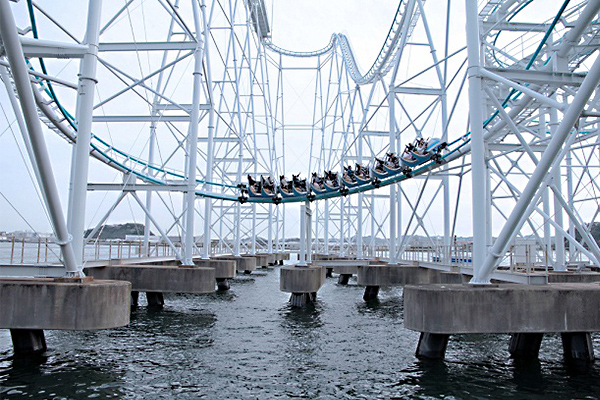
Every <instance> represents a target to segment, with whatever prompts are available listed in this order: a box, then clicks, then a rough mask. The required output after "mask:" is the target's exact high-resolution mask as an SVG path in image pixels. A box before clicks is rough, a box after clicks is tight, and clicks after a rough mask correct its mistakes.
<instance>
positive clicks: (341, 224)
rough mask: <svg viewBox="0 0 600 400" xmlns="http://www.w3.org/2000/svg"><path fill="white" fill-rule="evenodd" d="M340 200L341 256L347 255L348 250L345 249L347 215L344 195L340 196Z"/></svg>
mask: <svg viewBox="0 0 600 400" xmlns="http://www.w3.org/2000/svg"><path fill="white" fill-rule="evenodd" d="M338 200H339V201H340V256H345V255H346V251H345V250H344V218H345V217H346V213H345V209H344V200H345V198H344V197H343V196H341V197H339V198H338Z"/></svg>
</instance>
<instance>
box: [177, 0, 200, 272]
mask: <svg viewBox="0 0 600 400" xmlns="http://www.w3.org/2000/svg"><path fill="white" fill-rule="evenodd" d="M192 9H193V13H194V28H195V30H196V49H195V50H194V72H193V75H194V83H193V85H194V86H193V89H192V111H191V113H190V126H189V130H188V135H187V149H188V164H187V177H188V178H187V192H185V198H186V202H185V203H186V212H185V214H186V218H185V236H184V250H183V260H182V264H183V265H194V260H193V257H192V255H193V254H192V253H193V251H194V220H195V218H194V217H195V213H196V163H197V158H198V123H199V122H200V95H201V94H202V61H203V59H204V40H203V38H202V37H201V36H200V32H202V21H201V18H200V11H199V10H198V3H197V2H196V1H192Z"/></svg>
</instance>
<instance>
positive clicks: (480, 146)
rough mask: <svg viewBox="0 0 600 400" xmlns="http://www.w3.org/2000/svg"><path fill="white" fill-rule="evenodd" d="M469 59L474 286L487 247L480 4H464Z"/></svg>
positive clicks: (470, 0)
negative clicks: (480, 57)
mask: <svg viewBox="0 0 600 400" xmlns="http://www.w3.org/2000/svg"><path fill="white" fill-rule="evenodd" d="M465 5H466V7H465V8H466V30H467V57H468V74H469V118H470V128H471V174H472V175H471V178H472V185H471V186H472V192H473V193H472V203H473V204H472V207H473V209H472V211H473V212H472V220H473V221H472V224H473V256H472V262H473V271H474V276H473V279H472V282H479V280H478V277H479V276H480V274H479V271H480V269H481V266H482V264H483V261H484V257H485V246H486V221H487V215H486V214H487V213H486V193H485V189H486V187H487V185H486V178H485V168H486V167H485V158H484V156H485V147H484V143H483V113H482V110H481V105H482V100H483V99H482V95H481V78H480V77H479V66H480V60H479V48H480V38H479V17H478V15H477V0H465Z"/></svg>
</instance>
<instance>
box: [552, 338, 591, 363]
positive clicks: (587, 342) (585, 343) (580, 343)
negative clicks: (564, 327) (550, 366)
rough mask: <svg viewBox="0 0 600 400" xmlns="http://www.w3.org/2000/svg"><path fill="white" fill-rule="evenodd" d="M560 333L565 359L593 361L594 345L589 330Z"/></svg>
mask: <svg viewBox="0 0 600 400" xmlns="http://www.w3.org/2000/svg"><path fill="white" fill-rule="evenodd" d="M560 335H561V339H562V344H563V354H564V358H565V360H566V361H584V362H592V361H594V347H593V346H592V337H591V335H590V333H589V332H563V333H561V334H560Z"/></svg>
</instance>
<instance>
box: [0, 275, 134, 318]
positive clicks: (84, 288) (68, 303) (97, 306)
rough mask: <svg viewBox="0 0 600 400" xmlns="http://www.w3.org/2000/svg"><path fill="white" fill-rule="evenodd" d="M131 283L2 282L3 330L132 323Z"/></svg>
mask: <svg viewBox="0 0 600 400" xmlns="http://www.w3.org/2000/svg"><path fill="white" fill-rule="evenodd" d="M130 302H131V284H130V283H129V282H118V281H100V280H89V279H86V280H85V281H84V282H74V281H69V280H66V279H58V280H54V279H50V278H35V279H27V278H19V279H9V278H2V279H0V329H25V330H38V329H41V330H48V329H65V330H92V329H111V328H117V327H120V326H125V325H127V324H128V323H129V316H130V310H131V308H130Z"/></svg>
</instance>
